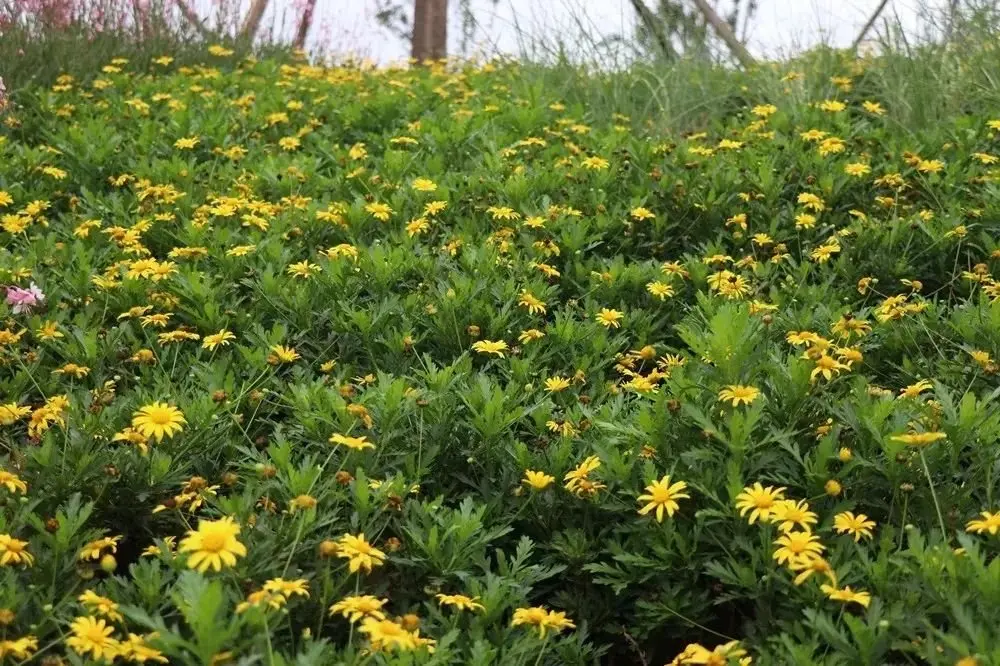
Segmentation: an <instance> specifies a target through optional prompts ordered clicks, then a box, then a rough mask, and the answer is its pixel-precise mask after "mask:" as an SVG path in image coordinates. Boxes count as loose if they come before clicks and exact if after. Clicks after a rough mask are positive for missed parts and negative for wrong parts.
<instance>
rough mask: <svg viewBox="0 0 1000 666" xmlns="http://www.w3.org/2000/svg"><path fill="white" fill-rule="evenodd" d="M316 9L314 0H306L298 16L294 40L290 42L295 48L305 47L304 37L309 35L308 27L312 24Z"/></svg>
mask: <svg viewBox="0 0 1000 666" xmlns="http://www.w3.org/2000/svg"><path fill="white" fill-rule="evenodd" d="M315 10H316V0H307V2H306V6H305V8H304V9H303V10H302V16H301V17H300V18H299V27H298V29H296V31H295V41H294V42H293V43H292V46H294V47H295V48H297V49H302V48H305V46H306V37H307V36H309V28H310V27H311V26H312V22H313V13H314V12H315Z"/></svg>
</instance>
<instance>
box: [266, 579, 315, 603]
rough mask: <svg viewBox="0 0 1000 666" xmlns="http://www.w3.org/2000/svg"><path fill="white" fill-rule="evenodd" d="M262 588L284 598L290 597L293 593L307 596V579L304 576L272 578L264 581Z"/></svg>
mask: <svg viewBox="0 0 1000 666" xmlns="http://www.w3.org/2000/svg"><path fill="white" fill-rule="evenodd" d="M264 590H266V591H267V592H272V593H274V594H281V595H282V596H284V597H285V598H286V599H291V598H292V597H293V596H294V595H298V596H300V597H306V598H308V597H309V581H307V580H306V579H304V578H299V579H297V580H285V579H283V578H272V579H271V580H269V581H267V582H265V583H264Z"/></svg>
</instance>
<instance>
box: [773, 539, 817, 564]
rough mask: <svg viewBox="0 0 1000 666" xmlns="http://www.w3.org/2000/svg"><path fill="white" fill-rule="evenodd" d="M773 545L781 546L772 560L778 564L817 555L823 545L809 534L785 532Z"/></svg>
mask: <svg viewBox="0 0 1000 666" xmlns="http://www.w3.org/2000/svg"><path fill="white" fill-rule="evenodd" d="M774 544H775V545H776V546H781V547H780V548H778V549H777V550H775V551H774V555H773V556H772V557H774V559H776V560H777V561H778V564H784V563H785V562H786V561H792V560H795V559H797V558H800V557H803V556H807V557H808V556H811V555H819V554H820V553H822V552H823V550H824V548H823V544H821V543H820V542H819V537H818V536H816V535H815V534H813V533H811V532H808V531H807V532H787V533H785V534H782V535H781V536H780V537H778V538H777V539H776V540H775V542H774Z"/></svg>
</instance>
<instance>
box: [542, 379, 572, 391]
mask: <svg viewBox="0 0 1000 666" xmlns="http://www.w3.org/2000/svg"><path fill="white" fill-rule="evenodd" d="M569 386H570V383H569V380H568V379H566V378H565V377H549V378H548V379H546V380H545V390H546V391H548V392H549V393H558V392H559V391H564V390H566V389H568V388H569Z"/></svg>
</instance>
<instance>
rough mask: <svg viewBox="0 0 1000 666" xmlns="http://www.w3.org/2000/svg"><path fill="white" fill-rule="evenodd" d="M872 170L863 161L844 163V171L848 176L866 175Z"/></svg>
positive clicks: (858, 176)
mask: <svg viewBox="0 0 1000 666" xmlns="http://www.w3.org/2000/svg"><path fill="white" fill-rule="evenodd" d="M871 172H872V168H871V167H870V166H868V165H867V164H865V163H864V162H852V163H850V164H845V165H844V173H846V174H847V175H848V176H855V177H856V178H860V177H862V176H867V175H868V174H870V173H871Z"/></svg>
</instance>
